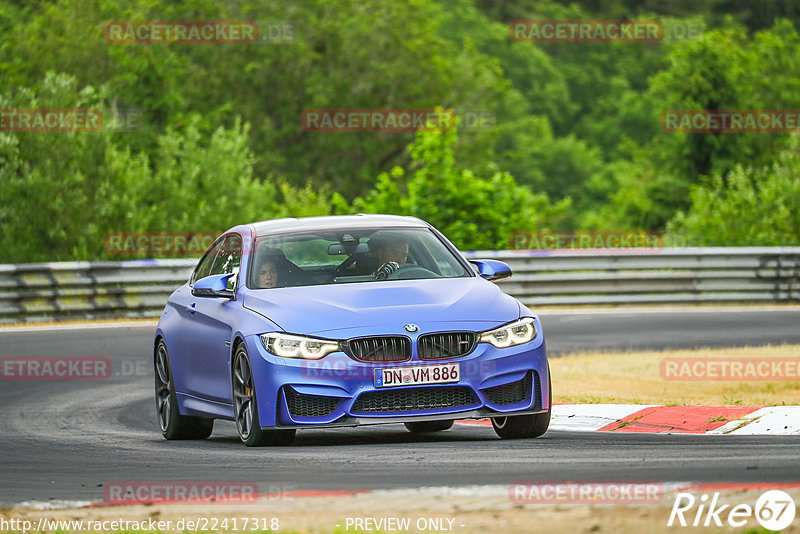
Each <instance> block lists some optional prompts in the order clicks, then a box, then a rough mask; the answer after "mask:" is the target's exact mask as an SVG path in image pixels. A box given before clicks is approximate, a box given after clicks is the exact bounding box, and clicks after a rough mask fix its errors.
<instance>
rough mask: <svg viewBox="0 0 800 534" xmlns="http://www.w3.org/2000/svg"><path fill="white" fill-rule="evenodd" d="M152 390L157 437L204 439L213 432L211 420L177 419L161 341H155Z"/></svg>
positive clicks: (164, 347)
mask: <svg viewBox="0 0 800 534" xmlns="http://www.w3.org/2000/svg"><path fill="white" fill-rule="evenodd" d="M153 365H154V371H155V386H156V418H157V419H158V426H159V427H160V428H161V435H163V436H164V437H165V438H166V439H168V440H175V439H206V438H207V437H208V436H210V435H211V432H212V431H213V430H214V420H213V419H209V418H206V417H193V416H188V415H181V413H180V410H179V409H178V397H177V396H176V395H175V382H174V380H172V366H171V365H170V363H169V353H168V352H167V345H166V343H164V340H163V339H160V340H159V341H158V344H157V345H156V351H155V355H154V358H153Z"/></svg>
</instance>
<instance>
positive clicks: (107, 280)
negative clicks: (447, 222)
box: [0, 247, 800, 323]
mask: <svg viewBox="0 0 800 534" xmlns="http://www.w3.org/2000/svg"><path fill="white" fill-rule="evenodd" d="M465 256H466V257H467V258H493V259H499V260H502V261H505V262H507V263H508V264H509V265H510V266H511V269H512V271H513V272H514V276H513V277H512V278H511V279H509V280H506V281H503V282H500V283H499V285H500V286H501V287H502V288H503V290H504V291H506V292H507V293H509V294H511V295H514V296H515V297H517V298H519V299H520V300H522V301H523V302H524V303H525V304H527V305H529V306H532V307H536V306H544V305H546V306H560V305H631V304H699V303H721V302H746V303H765V302H767V303H777V302H784V303H785V302H800V247H741V248H667V249H624V250H587V249H580V250H579V249H575V250H533V251H480V252H468V253H466V254H465ZM196 262H197V259H178V260H135V261H124V262H66V263H39V264H28V265H0V323H15V322H31V321H42V320H65V319H101V318H114V317H121V318H125V317H127V318H138V317H158V316H159V315H160V313H161V310H162V309H163V308H164V303H165V302H166V299H167V297H168V296H169V294H170V293H171V292H172V291H173V290H174V289H176V288H177V287H179V286H180V285H181V284H183V283H184V282H186V280H187V279H188V277H189V274H190V272H191V270H192V269H193V268H194V265H195V264H196Z"/></svg>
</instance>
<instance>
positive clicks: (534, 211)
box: [355, 129, 569, 250]
mask: <svg viewBox="0 0 800 534" xmlns="http://www.w3.org/2000/svg"><path fill="white" fill-rule="evenodd" d="M456 140H457V131H456V129H450V130H430V131H424V130H423V131H419V132H417V136H416V140H415V141H414V143H412V144H411V145H409V147H408V153H409V155H410V157H411V161H412V163H411V165H410V170H408V171H406V170H404V169H402V168H400V167H395V168H394V169H392V170H391V172H389V173H382V174H381V175H380V176H379V177H378V184H377V186H376V188H375V189H374V190H373V191H371V192H370V193H369V194H368V195H366V196H365V197H363V198H359V199H357V200H356V201H355V211H356V212H359V211H360V212H367V213H394V214H402V215H412V216H416V217H419V218H421V219H423V220H426V221H427V222H429V223H431V224H432V225H434V226H435V227H437V228H438V229H439V230H441V231H442V232H443V233H444V234H445V235H446V236H447V237H448V238H449V239H450V240H451V241H452V242H453V243H454V244H455V245H456V246H457V247H459V248H461V249H462V250H465V249H466V250H485V249H506V248H508V247H509V240H510V239H511V234H512V232H514V231H520V230H523V231H524V230H538V229H542V228H545V227H547V226H549V225H551V224H552V223H553V222H554V221H556V220H557V218H558V217H559V216H563V214H564V212H565V211H566V209H567V208H568V207H569V201H568V200H564V201H561V202H559V203H557V204H555V205H552V204H551V203H550V201H549V199H548V198H547V195H545V194H534V193H532V192H531V191H530V190H529V189H527V188H526V187H523V186H520V185H518V184H517V183H516V182H515V180H514V178H513V177H512V176H511V175H510V174H509V173H507V172H495V173H494V174H492V175H490V176H488V177H481V176H479V175H476V174H475V173H474V172H473V171H470V170H467V169H462V168H459V167H457V166H456V162H455V157H454V146H455V144H456Z"/></svg>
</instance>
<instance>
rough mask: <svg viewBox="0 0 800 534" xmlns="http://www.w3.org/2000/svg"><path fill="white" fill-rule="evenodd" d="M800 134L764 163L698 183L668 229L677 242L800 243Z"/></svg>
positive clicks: (712, 244)
mask: <svg viewBox="0 0 800 534" xmlns="http://www.w3.org/2000/svg"><path fill="white" fill-rule="evenodd" d="M798 149H800V135H798V134H794V135H793V136H792V137H791V141H790V143H788V146H786V147H785V148H784V150H783V151H781V152H780V154H779V155H778V158H777V161H775V162H774V163H769V164H766V165H762V166H759V167H752V166H748V167H744V166H741V165H739V166H737V167H736V168H735V169H734V170H733V171H732V172H731V173H730V174H729V175H728V176H727V180H725V181H723V179H722V176H721V175H720V174H719V173H718V174H715V175H714V176H713V177H712V178H711V180H709V182H708V183H706V184H703V185H697V186H694V187H693V189H692V193H691V207H690V208H689V210H688V211H686V212H679V213H678V214H677V215H676V216H675V218H674V219H673V220H672V221H671V222H670V224H669V226H668V231H669V234H670V236H671V237H672V240H673V241H674V242H686V243H688V244H691V245H698V246H756V245H761V246H788V245H794V246H796V245H800V209H798V206H800V152H798Z"/></svg>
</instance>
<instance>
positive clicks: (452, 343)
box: [417, 332, 478, 360]
mask: <svg viewBox="0 0 800 534" xmlns="http://www.w3.org/2000/svg"><path fill="white" fill-rule="evenodd" d="M477 341H478V335H477V334H476V333H475V332H439V333H436V334H425V335H424V336H420V337H419V340H418V341H417V356H418V357H419V359H420V360H445V359H447V358H459V357H461V356H466V355H467V354H469V353H470V352H472V350H473V349H474V348H475V344H476V343H477Z"/></svg>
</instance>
